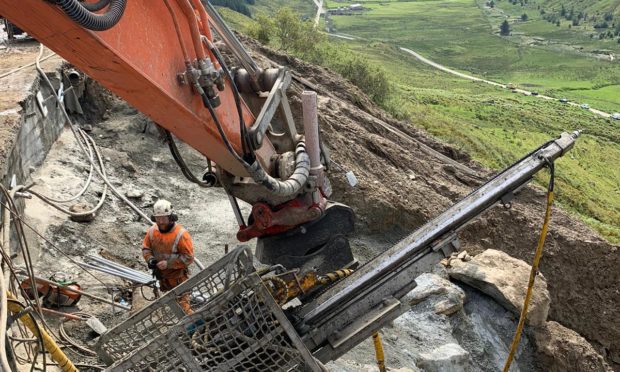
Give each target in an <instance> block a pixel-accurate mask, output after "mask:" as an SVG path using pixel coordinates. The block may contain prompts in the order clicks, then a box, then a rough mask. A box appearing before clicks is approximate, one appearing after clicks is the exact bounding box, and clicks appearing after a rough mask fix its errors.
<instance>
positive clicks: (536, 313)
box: [448, 249, 550, 326]
mask: <svg viewBox="0 0 620 372" xmlns="http://www.w3.org/2000/svg"><path fill="white" fill-rule="evenodd" d="M530 270H531V266H530V265H528V264H526V263H525V262H523V261H521V260H518V259H516V258H513V257H510V256H509V255H507V254H506V253H504V252H501V251H496V250H493V249H488V250H486V251H484V252H483V253H481V254H479V255H477V256H475V257H474V258H473V259H471V260H470V261H468V262H465V261H462V260H458V259H457V260H452V261H450V267H449V268H448V274H449V275H450V277H451V278H453V279H455V280H459V281H461V282H463V283H466V284H468V285H470V286H472V287H474V288H477V289H479V290H480V291H482V292H484V293H486V294H487V295H489V296H491V297H493V299H495V300H496V301H498V302H499V303H500V304H501V305H502V306H504V307H505V308H506V309H508V310H510V311H511V312H513V313H514V314H516V315H517V316H518V315H519V314H520V312H521V309H522V307H523V300H524V299H525V294H526V291H527V284H528V281H529V276H530ZM549 304H550V297H549V292H548V291H547V283H546V281H545V278H544V277H543V276H542V275H539V276H538V277H537V278H536V283H535V285H534V292H533V295H532V300H531V302H530V304H529V308H528V312H527V318H526V322H527V324H529V325H533V326H542V325H543V324H545V322H546V320H547V314H548V313H549Z"/></svg>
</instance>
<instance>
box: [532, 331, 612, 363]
mask: <svg viewBox="0 0 620 372" xmlns="http://www.w3.org/2000/svg"><path fill="white" fill-rule="evenodd" d="M534 338H535V341H536V348H537V350H538V353H539V355H540V359H541V361H542V363H543V364H544V365H545V370H546V371H549V372H560V371H574V372H582V371H583V372H585V371H588V372H590V371H601V372H609V371H612V369H611V368H610V367H609V365H608V364H607V363H606V362H605V360H604V359H603V357H602V356H601V355H599V354H598V353H597V352H596V351H595V350H594V348H593V347H592V345H590V344H589V343H588V341H586V339H584V338H583V337H581V336H580V335H579V334H578V333H576V332H575V331H572V330H570V329H568V328H566V327H564V326H563V325H561V324H560V323H557V322H547V323H545V325H544V326H543V327H540V328H538V329H537V330H536V332H535V333H534Z"/></svg>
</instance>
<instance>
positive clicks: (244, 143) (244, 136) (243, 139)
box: [202, 37, 254, 161]
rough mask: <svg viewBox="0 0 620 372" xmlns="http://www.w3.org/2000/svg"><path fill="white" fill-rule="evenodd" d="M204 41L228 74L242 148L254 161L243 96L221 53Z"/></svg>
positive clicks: (244, 153) (210, 43) (206, 39)
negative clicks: (242, 102)
mask: <svg viewBox="0 0 620 372" xmlns="http://www.w3.org/2000/svg"><path fill="white" fill-rule="evenodd" d="M202 41H203V42H204V43H206V44H207V46H208V47H209V50H210V51H211V53H213V55H214V56H215V59H216V60H217V62H218V63H219V64H220V67H222V70H223V71H224V72H225V73H226V77H227V78H228V82H229V83H230V86H231V87H232V91H233V96H234V97H235V106H236V108H237V116H239V133H241V147H242V149H243V156H244V157H247V156H249V157H250V158H251V160H252V161H254V159H253V156H254V154H253V153H252V152H251V151H250V144H249V141H248V133H247V128H246V127H245V122H244V120H243V111H242V109H241V95H240V94H239V90H238V89H237V84H235V80H234V79H233V77H232V75H231V74H230V70H229V69H228V66H226V63H225V61H224V58H223V57H222V54H221V53H220V51H219V50H218V49H217V48H216V47H215V45H213V43H212V42H211V41H210V40H209V39H208V38H206V37H203V38H202Z"/></svg>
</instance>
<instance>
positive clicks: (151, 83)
mask: <svg viewBox="0 0 620 372" xmlns="http://www.w3.org/2000/svg"><path fill="white" fill-rule="evenodd" d="M168 3H169V5H170V9H168V8H167V6H166V4H165V2H164V1H153V0H142V1H139V0H131V1H127V2H126V8H125V9H124V12H123V14H122V16H121V17H120V20H119V21H118V23H117V24H115V25H114V26H113V27H111V28H110V29H108V30H105V31H99V32H97V31H91V30H88V29H86V28H84V27H82V26H81V25H79V24H78V23H76V22H75V21H73V20H72V19H71V18H69V17H68V16H67V15H66V14H65V13H64V12H63V11H62V9H61V8H59V7H58V6H55V5H54V4H51V3H49V2H47V1H42V0H23V1H20V2H19V5H17V4H16V2H15V1H12V0H1V1H0V9H1V11H0V12H1V13H2V14H3V15H4V16H5V17H7V18H8V19H10V20H11V21H12V22H14V23H15V24H17V25H18V26H19V27H21V28H23V29H24V30H26V31H27V32H28V33H29V34H30V35H31V36H33V37H35V38H36V39H37V40H38V41H40V42H41V43H43V44H45V45H46V46H47V47H49V48H50V49H52V50H53V51H54V52H56V53H57V54H58V55H60V56H62V57H63V58H64V59H66V60H67V61H69V62H70V63H72V64H73V65H75V66H77V67H78V68H79V69H81V70H82V71H84V72H85V73H86V74H88V75H89V76H90V77H92V78H93V79H95V80H97V81H98V82H100V83H101V84H102V85H103V86H105V87H106V88H108V89H110V90H111V91H112V92H114V93H115V94H117V95H118V96H120V97H122V98H123V99H125V100H126V101H127V102H129V103H130V104H131V105H132V106H134V107H135V108H136V109H138V110H140V111H141V112H143V113H144V114H146V115H147V116H149V117H150V118H151V119H152V120H153V121H155V122H156V123H158V124H159V125H160V126H162V127H164V128H165V129H167V130H169V131H170V132H172V133H174V135H175V136H176V137H177V138H179V139H180V140H182V141H184V142H185V143H187V144H189V145H190V146H192V147H193V148H195V149H196V150H198V151H199V152H201V153H202V154H204V155H205V156H207V157H208V158H209V159H211V160H213V161H215V162H216V163H217V164H218V165H219V166H221V167H222V168H224V169H225V170H226V171H228V172H230V173H232V174H234V175H239V176H244V175H247V172H246V171H245V169H244V168H243V167H242V165H241V164H240V163H239V162H238V161H237V160H236V159H235V158H234V157H233V156H232V154H231V153H230V152H229V151H227V149H226V147H225V145H224V142H223V141H222V139H221V137H220V135H219V133H218V130H217V128H216V125H215V124H214V122H213V118H212V117H211V116H210V114H209V111H208V110H207V109H206V108H205V107H204V105H203V102H202V99H201V97H200V96H199V95H198V94H196V93H195V92H194V90H193V89H194V88H193V87H192V86H190V84H189V81H187V80H186V82H185V83H182V82H181V81H180V80H179V79H183V78H184V76H185V73H186V61H185V56H184V55H183V54H184V53H183V52H182V50H183V49H185V50H186V52H187V54H188V58H189V60H190V62H192V63H195V61H196V60H197V59H198V58H197V55H198V54H202V56H204V55H205V54H209V53H207V52H206V51H205V50H208V47H206V45H205V43H203V42H201V41H200V40H199V41H198V43H195V42H194V41H193V40H192V33H191V32H190V24H194V25H195V24H196V23H198V22H199V21H200V19H199V17H198V18H197V17H195V16H194V18H193V19H191V20H190V19H188V17H186V14H185V13H184V12H183V10H182V8H181V7H180V6H179V4H185V5H186V6H190V5H189V3H188V2H187V0H184V1H175V0H169V1H168ZM192 12H193V10H192ZM173 16H174V17H176V20H177V22H176V23H177V26H178V27H179V29H180V39H179V37H178V36H177V34H176V32H175V24H174V21H173ZM200 29H201V30H206V29H207V27H204V25H200ZM205 33H206V32H202V35H204V34H205ZM205 36H206V35H205ZM210 57H212V56H210ZM209 60H210V62H211V63H213V64H215V63H217V61H212V60H211V58H209ZM224 83H225V84H226V87H225V88H224V89H223V90H222V91H221V92H219V97H220V101H221V104H220V105H219V106H218V107H216V108H215V112H216V114H217V116H218V117H219V121H220V123H221V124H222V127H223V130H224V133H225V134H226V136H227V138H228V139H229V141H230V142H231V144H232V146H233V147H234V149H235V150H236V151H237V152H238V153H241V138H240V134H241V133H240V130H239V118H238V115H237V109H236V107H235V100H234V96H233V91H232V89H230V82H229V81H227V80H224ZM241 106H242V112H243V118H244V121H245V125H246V126H250V125H251V124H253V123H254V115H253V114H252V112H251V111H250V110H249V108H248V107H247V105H246V104H245V103H242V105H241ZM262 149H263V150H264V151H262V152H261V155H262V158H263V159H264V160H263V161H265V162H266V164H268V161H269V158H270V157H271V156H272V155H273V153H274V151H273V148H271V146H270V144H269V143H268V142H264V144H263V147H262Z"/></svg>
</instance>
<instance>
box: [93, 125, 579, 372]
mask: <svg viewBox="0 0 620 372" xmlns="http://www.w3.org/2000/svg"><path fill="white" fill-rule="evenodd" d="M578 135H579V133H577V132H575V133H572V134H568V133H563V134H562V136H561V137H560V138H558V139H555V140H552V141H549V142H548V143H546V144H544V145H543V146H541V147H540V148H538V149H536V150H535V151H533V152H532V153H530V154H529V155H527V156H526V157H524V158H523V159H521V160H520V161H518V162H516V163H515V164H513V165H512V166H511V167H509V168H507V169H506V170H504V171H502V172H501V173H499V174H498V175H497V176H495V177H494V178H492V179H491V180H489V181H488V182H487V183H486V184H484V185H482V186H481V187H480V188H478V189H477V190H475V191H473V192H472V193H471V194H469V195H468V196H467V197H465V198H464V199H463V200H461V201H460V202H458V203H456V204H455V205H454V206H452V207H451V208H449V209H448V210H446V211H445V212H444V213H442V214H441V215H439V216H438V217H437V218H435V219H434V220H432V221H429V222H428V223H426V224H425V225H424V226H422V227H420V228H419V229H418V230H416V231H415V232H413V233H412V234H411V235H409V236H408V237H406V238H405V239H403V240H402V241H401V242H399V243H398V244H396V245H395V246H394V247H392V248H390V249H389V250H387V251H386V252H384V253H382V254H380V255H379V256H377V257H375V258H374V259H373V260H371V261H369V262H368V263H366V264H365V265H364V266H362V267H361V268H359V269H358V270H357V271H355V272H351V271H350V270H341V271H340V272H339V273H338V274H337V275H334V274H335V273H334V274H329V275H326V276H323V279H321V277H320V276H317V275H316V274H313V273H310V274H309V275H308V274H305V275H302V274H303V273H302V274H300V275H298V274H299V273H297V272H286V273H283V274H282V275H279V276H278V275H273V274H272V272H271V269H268V270H267V271H258V272H257V271H256V270H255V268H254V266H253V262H252V255H251V252H250V251H249V249H248V248H244V247H239V248H237V249H235V250H234V251H232V252H231V253H229V254H228V255H227V256H225V257H224V258H222V259H220V260H219V261H218V262H217V263H215V264H214V265H212V266H210V267H208V268H207V269H205V270H203V271H202V272H201V273H199V274H198V275H196V276H195V277H193V278H191V279H189V280H188V281H186V282H184V283H182V284H181V285H179V286H178V287H176V288H174V289H173V290H172V291H170V292H169V293H167V294H166V295H164V296H163V297H162V298H161V299H159V300H157V301H155V302H153V303H151V304H150V305H149V306H148V307H146V308H144V309H143V310H141V311H140V312H138V313H136V314H134V315H133V316H132V317H131V318H130V319H128V320H126V321H125V322H123V323H121V324H120V325H118V326H117V327H115V328H114V329H112V330H110V331H109V332H108V333H106V334H104V335H103V336H101V338H100V341H99V343H98V346H97V349H98V353H99V355H100V357H101V358H102V359H103V360H104V361H105V362H106V363H108V364H112V366H111V367H110V368H109V370H111V371H126V370H131V371H150V370H152V369H157V370H171V369H174V370H179V369H181V370H188V371H195V370H211V369H214V370H227V371H236V370H244V371H245V370H257V371H263V370H265V371H267V370H268V371H290V370H310V371H320V370H321V368H322V366H321V363H326V362H328V361H331V360H335V359H337V358H339V357H340V356H341V355H343V354H344V353H346V352H347V351H349V350H350V349H351V348H353V347H354V346H356V345H358V344H359V343H360V342H362V341H363V340H367V339H368V338H370V337H371V335H373V334H374V333H375V332H377V331H378V330H379V329H381V328H382V327H383V326H384V325H385V324H387V323H388V322H390V321H392V320H394V319H396V318H397V317H398V316H400V315H401V314H403V313H404V312H406V311H407V310H409V306H410V305H409V301H407V300H406V295H407V294H408V293H409V292H410V291H411V289H413V288H414V287H415V286H416V283H415V278H416V277H417V276H418V275H420V274H422V273H424V272H428V271H430V270H431V269H432V267H433V266H434V265H436V264H437V263H439V261H440V260H442V259H443V258H445V257H449V256H450V255H452V254H453V253H455V252H457V251H458V247H459V244H458V241H457V237H456V234H457V232H458V231H459V230H460V229H462V228H463V227H464V226H466V225H467V224H468V223H469V222H471V221H472V220H473V219H475V218H476V217H478V216H479V215H480V214H482V213H483V212H484V211H486V210H487V209H489V208H491V207H493V206H494V205H496V204H497V203H498V202H504V203H506V202H507V201H508V200H509V199H511V198H512V197H513V196H514V195H513V194H514V192H515V191H516V190H518V189H519V188H521V187H523V186H524V185H526V184H527V183H528V182H529V181H530V180H531V179H532V176H533V175H534V174H536V173H537V172H538V171H540V170H541V169H542V168H544V167H545V166H547V165H550V164H552V163H553V162H554V161H555V159H557V158H559V157H560V156H562V155H564V153H566V152H567V151H568V150H570V149H571V148H572V146H573V144H574V141H575V139H576V138H577V136H578ZM338 220H339V219H338ZM293 241H295V240H291V242H293ZM297 242H299V241H297ZM289 277H293V278H294V280H295V281H297V282H298V284H299V285H298V286H289V285H288V284H287V283H286V280H285V279H286V278H289ZM339 278H343V279H342V280H340V281H339V282H337V283H335V284H334V285H333V286H331V287H330V288H328V289H327V290H326V291H323V292H322V293H319V294H318V295H317V296H314V297H312V296H309V297H303V296H301V297H298V298H300V299H302V300H303V301H304V302H303V303H302V306H288V308H287V309H286V310H282V305H283V304H285V303H286V301H288V300H289V299H291V298H292V297H293V295H292V293H291V292H290V291H291V290H294V291H295V293H299V294H303V292H304V291H306V290H307V289H309V288H311V287H312V286H313V285H315V284H325V285H330V284H332V283H333V282H334V281H337V280H338V279H339ZM278 283H279V284H278ZM185 293H190V294H191V298H192V300H191V307H192V310H193V313H192V314H189V315H188V314H186V313H184V312H183V309H182V308H181V306H180V305H179V304H178V301H177V298H178V297H180V296H182V295H183V294H185ZM274 298H276V299H277V300H278V303H276V302H275V301H274Z"/></svg>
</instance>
